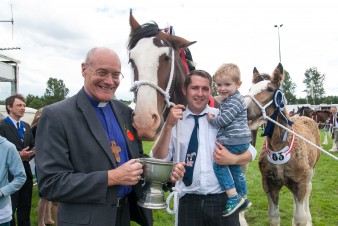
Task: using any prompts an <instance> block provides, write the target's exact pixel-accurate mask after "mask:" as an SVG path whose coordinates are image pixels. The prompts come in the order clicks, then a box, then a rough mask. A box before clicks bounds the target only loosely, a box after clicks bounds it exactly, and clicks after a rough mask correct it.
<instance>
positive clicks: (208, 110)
mask: <svg viewBox="0 0 338 226" xmlns="http://www.w3.org/2000/svg"><path fill="white" fill-rule="evenodd" d="M209 112H210V107H209V105H207V106H206V107H205V108H204V110H203V111H202V112H201V113H200V114H199V115H203V114H205V113H209ZM189 115H196V114H194V113H192V111H191V110H190V109H189V106H188V105H187V106H186V110H185V111H184V112H183V119H185V118H186V117H188V116H189Z"/></svg>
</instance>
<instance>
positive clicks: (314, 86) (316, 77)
mask: <svg viewBox="0 0 338 226" xmlns="http://www.w3.org/2000/svg"><path fill="white" fill-rule="evenodd" d="M304 75H305V79H304V80H303V83H305V85H306V96H307V98H308V100H309V102H310V103H311V104H316V100H318V99H321V98H323V97H324V95H325V90H324V87H323V83H324V80H325V74H321V73H319V72H318V69H317V68H316V67H312V68H309V69H307V70H306V71H305V74H304Z"/></svg>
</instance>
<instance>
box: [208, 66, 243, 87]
mask: <svg viewBox="0 0 338 226" xmlns="http://www.w3.org/2000/svg"><path fill="white" fill-rule="evenodd" d="M218 76H219V77H222V76H230V77H231V79H232V80H233V81H234V82H235V83H237V82H239V81H241V71H240V70H239V67H238V66H237V65H236V64H233V63H228V64H222V65H221V66H220V67H219V68H218V69H217V71H216V73H215V75H214V79H215V78H216V77H218Z"/></svg>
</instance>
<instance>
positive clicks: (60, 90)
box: [44, 78, 69, 105]
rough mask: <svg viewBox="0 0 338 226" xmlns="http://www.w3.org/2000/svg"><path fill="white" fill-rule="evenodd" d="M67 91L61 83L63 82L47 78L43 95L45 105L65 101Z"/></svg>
mask: <svg viewBox="0 0 338 226" xmlns="http://www.w3.org/2000/svg"><path fill="white" fill-rule="evenodd" d="M68 93H69V89H68V88H67V87H66V85H65V84H64V83H63V80H62V79H60V80H58V79H56V78H49V79H48V81H47V89H46V91H45V94H44V99H45V105H49V104H53V103H56V102H58V101H61V100H64V99H66V96H67V95H68Z"/></svg>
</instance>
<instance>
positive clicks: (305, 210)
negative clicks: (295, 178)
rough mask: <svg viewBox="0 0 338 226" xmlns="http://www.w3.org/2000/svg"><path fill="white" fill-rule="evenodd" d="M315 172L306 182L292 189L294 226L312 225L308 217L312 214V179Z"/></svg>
mask: <svg viewBox="0 0 338 226" xmlns="http://www.w3.org/2000/svg"><path fill="white" fill-rule="evenodd" d="M312 175H313V170H311V171H310V172H309V175H308V178H307V181H306V182H300V183H299V184H294V186H293V187H292V188H293V189H292V190H291V191H292V195H293V207H294V208H293V218H292V225H294V226H307V225H312V224H308V217H309V215H310V219H311V214H310V209H309V208H310V207H309V197H310V193H311V190H312V183H311V179H312Z"/></svg>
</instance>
